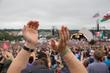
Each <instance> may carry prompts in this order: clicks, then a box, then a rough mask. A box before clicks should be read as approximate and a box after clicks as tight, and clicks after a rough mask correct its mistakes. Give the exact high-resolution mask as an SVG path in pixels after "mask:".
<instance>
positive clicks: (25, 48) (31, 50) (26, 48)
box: [23, 46, 34, 53]
mask: <svg viewBox="0 0 110 73" xmlns="http://www.w3.org/2000/svg"><path fill="white" fill-rule="evenodd" d="M23 49H24V50H26V51H28V52H30V53H31V52H33V51H34V49H30V48H28V47H26V46H23Z"/></svg>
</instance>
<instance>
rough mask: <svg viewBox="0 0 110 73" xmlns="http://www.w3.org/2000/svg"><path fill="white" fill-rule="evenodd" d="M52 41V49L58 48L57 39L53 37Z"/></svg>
mask: <svg viewBox="0 0 110 73" xmlns="http://www.w3.org/2000/svg"><path fill="white" fill-rule="evenodd" d="M50 43H51V44H50V45H51V47H52V49H54V50H56V49H57V44H56V41H55V40H53V39H52V40H51V41H50Z"/></svg>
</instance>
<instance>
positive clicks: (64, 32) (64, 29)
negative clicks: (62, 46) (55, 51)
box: [63, 27, 67, 42]
mask: <svg viewBox="0 0 110 73" xmlns="http://www.w3.org/2000/svg"><path fill="white" fill-rule="evenodd" d="M63 36H64V41H65V42H66V40H67V34H66V27H64V28H63Z"/></svg>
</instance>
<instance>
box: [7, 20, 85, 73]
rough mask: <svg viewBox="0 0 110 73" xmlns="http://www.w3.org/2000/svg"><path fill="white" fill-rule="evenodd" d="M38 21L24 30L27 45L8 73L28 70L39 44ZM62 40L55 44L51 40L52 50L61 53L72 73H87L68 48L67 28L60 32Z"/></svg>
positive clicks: (29, 24)
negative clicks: (31, 56)
mask: <svg viewBox="0 0 110 73" xmlns="http://www.w3.org/2000/svg"><path fill="white" fill-rule="evenodd" d="M38 26H39V23H38V21H30V22H29V23H28V24H27V25H26V26H24V28H23V36H24V39H25V45H24V47H23V49H22V50H21V51H20V52H19V53H18V55H17V56H16V58H15V59H14V61H13V62H12V64H11V66H10V67H9V69H8V72H7V73H21V71H22V70H23V69H25V68H26V65H27V63H28V59H29V57H30V55H31V53H32V52H33V51H34V50H35V46H36V44H37V42H38ZM59 34H60V40H59V41H58V42H55V41H54V40H51V48H52V49H54V50H55V51H57V52H59V53H60V54H61V56H62V57H63V59H64V61H65V62H66V64H67V66H68V68H69V71H70V73H87V70H86V68H85V67H84V66H83V64H82V63H81V62H80V61H79V60H77V58H76V57H75V55H73V53H72V52H71V50H70V49H69V48H68V47H67V45H66V44H67V41H68V40H69V30H68V28H67V27H65V26H62V27H61V30H60V31H59ZM43 72H46V71H45V69H44V70H43V69H40V71H39V72H38V71H35V72H32V73H43Z"/></svg>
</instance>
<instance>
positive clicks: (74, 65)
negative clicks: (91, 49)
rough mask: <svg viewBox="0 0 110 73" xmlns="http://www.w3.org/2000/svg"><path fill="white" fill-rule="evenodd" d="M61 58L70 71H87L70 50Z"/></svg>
mask: <svg viewBox="0 0 110 73" xmlns="http://www.w3.org/2000/svg"><path fill="white" fill-rule="evenodd" d="M63 58H64V61H65V62H66V64H67V66H68V68H69V70H70V72H71V73H73V72H74V73H87V70H86V68H85V67H84V66H83V64H82V63H81V62H80V61H79V60H78V59H77V58H76V57H75V56H74V55H73V53H72V52H71V51H68V52H67V53H66V55H65V56H64V57H63Z"/></svg>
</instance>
